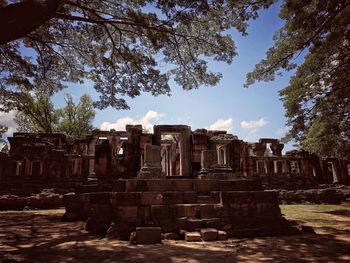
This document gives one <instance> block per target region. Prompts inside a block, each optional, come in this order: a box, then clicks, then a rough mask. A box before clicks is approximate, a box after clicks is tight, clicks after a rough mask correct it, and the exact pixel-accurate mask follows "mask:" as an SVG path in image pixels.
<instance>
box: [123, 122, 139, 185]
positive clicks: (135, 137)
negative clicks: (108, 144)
mask: <svg viewBox="0 0 350 263" xmlns="http://www.w3.org/2000/svg"><path fill="white" fill-rule="evenodd" d="M126 132H127V136H128V141H127V144H126V149H125V150H126V152H125V154H124V156H125V162H126V163H125V164H126V168H127V176H128V177H129V178H130V177H136V176H137V172H138V171H139V170H140V167H141V149H140V141H141V135H142V126H141V125H126Z"/></svg>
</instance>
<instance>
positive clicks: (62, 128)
mask: <svg viewBox="0 0 350 263" xmlns="http://www.w3.org/2000/svg"><path fill="white" fill-rule="evenodd" d="M65 101H66V105H65V106H64V107H63V108H61V109H55V108H54V105H53V103H52V101H51V96H50V95H48V94H46V93H40V94H32V95H31V94H27V96H26V97H25V100H24V99H23V101H22V102H21V104H22V106H20V107H17V108H18V109H19V111H18V113H17V115H16V118H15V122H16V123H17V125H18V127H17V131H21V132H44V133H53V132H61V133H64V134H66V135H70V136H83V135H87V134H89V133H90V132H91V131H92V130H93V126H92V121H93V119H94V117H95V110H94V108H93V105H92V100H91V98H90V97H89V96H88V95H83V96H82V97H81V98H80V101H79V103H78V104H76V103H75V102H74V100H73V98H72V96H70V95H66V98H65Z"/></svg>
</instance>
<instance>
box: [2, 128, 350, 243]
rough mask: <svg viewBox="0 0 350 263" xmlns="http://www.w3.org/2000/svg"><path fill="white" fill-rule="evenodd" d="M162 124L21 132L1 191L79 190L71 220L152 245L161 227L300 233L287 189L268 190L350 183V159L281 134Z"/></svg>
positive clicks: (206, 235)
mask: <svg viewBox="0 0 350 263" xmlns="http://www.w3.org/2000/svg"><path fill="white" fill-rule="evenodd" d="M153 130H154V132H153V134H150V133H144V132H143V129H142V126H141V125H134V126H132V125H127V126H126V131H115V130H111V131H99V130H95V131H94V132H93V133H92V134H91V135H90V136H86V137H84V138H79V139H70V138H67V137H66V136H64V135H62V134H29V133H15V134H14V136H13V137H12V138H9V142H10V145H11V148H10V152H9V154H8V155H5V154H3V155H2V156H0V179H1V187H2V189H1V190H3V191H4V189H5V190H8V189H10V188H11V187H12V188H14V189H18V188H22V192H23V189H24V188H26V187H27V188H28V187H29V188H30V189H33V188H35V187H38V188H40V189H42V188H43V187H44V186H45V187H46V188H47V187H55V188H57V187H61V188H62V189H73V191H72V192H74V193H71V194H67V195H65V196H64V203H65V207H66V213H65V215H64V219H65V220H67V221H74V220H86V230H87V231H89V232H91V233H95V234H103V235H107V236H109V237H115V238H121V239H129V238H130V237H131V239H132V240H136V241H135V242H138V243H148V242H149V243H152V242H155V241H156V240H158V239H159V236H160V233H163V235H164V236H165V237H169V238H170V237H171V238H180V237H181V236H183V237H184V238H186V240H189V241H191V240H192V241H194V240H196V239H198V235H200V236H199V238H200V239H203V240H215V239H224V238H225V237H227V236H228V237H230V236H239V237H240V236H259V235H272V234H273V235H276V234H286V233H293V232H295V231H296V229H295V228H293V227H292V226H291V225H290V224H289V222H288V221H287V220H285V219H284V218H283V217H282V215H281V212H280V209H279V206H278V201H277V194H276V193H275V192H273V191H264V190H263V187H264V188H275V187H282V188H285V189H299V188H308V186H312V185H317V184H318V183H333V182H337V183H344V184H346V183H349V182H350V175H349V170H350V169H349V167H350V162H349V161H348V160H339V159H336V158H319V157H317V156H314V155H310V154H307V153H305V152H300V151H292V152H289V153H287V154H286V155H283V154H282V150H283V147H284V145H283V144H282V143H280V142H279V141H278V140H276V139H268V138H263V139H260V140H259V142H257V143H248V142H244V141H242V140H239V139H238V138H237V136H234V135H232V134H227V132H226V131H210V130H209V131H208V130H205V129H200V130H195V131H191V128H190V127H189V126H186V125H156V126H154V129H153ZM193 232H195V233H193ZM135 233H136V234H135ZM198 233H200V234H198ZM145 236H148V237H152V238H150V239H147V238H146V239H144V237H145ZM133 237H134V238H133Z"/></svg>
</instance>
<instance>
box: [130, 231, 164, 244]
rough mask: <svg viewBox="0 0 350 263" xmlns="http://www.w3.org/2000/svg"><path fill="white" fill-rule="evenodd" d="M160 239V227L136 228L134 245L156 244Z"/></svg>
mask: <svg viewBox="0 0 350 263" xmlns="http://www.w3.org/2000/svg"><path fill="white" fill-rule="evenodd" d="M161 239H162V238H161V228H160V227H136V244H157V243H160V242H161Z"/></svg>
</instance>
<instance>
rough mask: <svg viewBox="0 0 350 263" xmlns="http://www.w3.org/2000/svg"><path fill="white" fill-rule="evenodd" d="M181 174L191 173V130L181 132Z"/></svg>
mask: <svg viewBox="0 0 350 263" xmlns="http://www.w3.org/2000/svg"><path fill="white" fill-rule="evenodd" d="M180 142H181V145H180V146H181V148H180V158H181V159H180V175H182V176H184V175H185V176H190V175H191V130H190V129H188V130H186V131H183V132H181V134H180Z"/></svg>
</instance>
